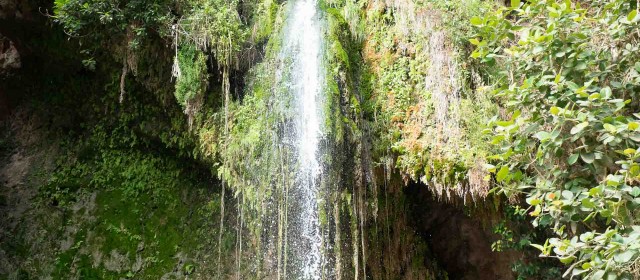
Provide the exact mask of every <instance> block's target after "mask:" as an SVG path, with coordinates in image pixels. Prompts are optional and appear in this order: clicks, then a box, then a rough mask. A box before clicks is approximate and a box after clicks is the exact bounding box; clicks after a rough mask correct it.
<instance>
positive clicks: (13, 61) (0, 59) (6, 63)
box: [0, 34, 22, 74]
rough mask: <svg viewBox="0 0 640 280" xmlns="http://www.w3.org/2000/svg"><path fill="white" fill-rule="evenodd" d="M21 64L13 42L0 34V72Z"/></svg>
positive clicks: (18, 66) (15, 67)
mask: <svg viewBox="0 0 640 280" xmlns="http://www.w3.org/2000/svg"><path fill="white" fill-rule="evenodd" d="M21 66H22V62H21V60H20V53H19V52H18V49H17V48H16V46H15V43H14V42H13V41H11V40H9V38H7V37H4V36H2V35H1V34H0V74H1V73H4V72H7V71H10V70H13V69H18V68H20V67H21Z"/></svg>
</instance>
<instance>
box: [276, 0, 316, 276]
mask: <svg viewBox="0 0 640 280" xmlns="http://www.w3.org/2000/svg"><path fill="white" fill-rule="evenodd" d="M320 21H321V20H320V15H319V13H318V7H317V2H316V0H297V1H296V2H295V3H293V6H292V7H291V10H290V12H289V17H288V19H287V22H286V23H285V27H284V28H285V29H284V34H283V45H282V49H281V51H280V54H279V64H280V66H279V69H278V72H279V73H278V74H277V75H278V76H279V80H280V81H279V83H280V84H281V85H280V86H279V87H277V88H278V92H276V95H277V97H276V98H279V99H281V98H282V99H287V100H288V101H287V105H286V107H287V108H286V109H285V110H286V111H287V112H288V113H287V114H286V115H288V118H287V120H286V121H285V124H284V129H283V133H282V135H281V139H280V141H282V143H283V145H284V146H285V147H286V148H287V149H288V150H290V151H289V152H288V153H286V154H287V155H288V158H287V162H289V163H290V165H291V170H292V173H293V174H295V175H294V176H293V178H292V181H293V183H292V185H291V186H290V192H289V194H288V198H287V205H286V208H287V213H288V214H287V221H288V222H287V223H286V225H285V226H286V229H285V230H286V232H287V238H286V241H285V242H287V245H286V247H287V248H286V249H285V251H286V253H285V254H288V256H289V257H290V259H289V260H288V264H285V266H287V268H288V272H287V273H288V275H285V276H284V277H286V278H287V279H291V278H297V279H320V278H321V274H322V267H323V264H324V262H326V260H325V257H324V256H323V250H322V246H323V241H322V235H321V230H320V221H319V205H318V200H319V186H320V179H321V176H322V172H323V168H322V164H321V162H320V160H319V158H320V156H321V154H320V153H321V151H320V148H319V144H320V141H321V139H322V137H323V136H322V131H321V124H322V123H323V117H322V105H321V104H322V103H323V98H322V95H321V93H322V92H323V83H324V81H323V77H324V72H323V66H322V58H321V54H322V44H323V42H322V36H321V23H320Z"/></svg>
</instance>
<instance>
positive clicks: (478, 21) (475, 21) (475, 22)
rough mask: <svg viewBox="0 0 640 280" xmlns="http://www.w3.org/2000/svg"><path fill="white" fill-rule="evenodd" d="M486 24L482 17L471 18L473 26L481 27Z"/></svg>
mask: <svg viewBox="0 0 640 280" xmlns="http://www.w3.org/2000/svg"><path fill="white" fill-rule="evenodd" d="M483 23H484V20H482V18H481V17H472V18H471V24H473V25H476V26H479V25H482V24H483Z"/></svg>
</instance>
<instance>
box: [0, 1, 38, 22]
mask: <svg viewBox="0 0 640 280" xmlns="http://www.w3.org/2000/svg"><path fill="white" fill-rule="evenodd" d="M30 6H31V5H29V3H28V1H26V0H0V20H8V19H23V18H28V17H29V16H30V14H31V8H30Z"/></svg>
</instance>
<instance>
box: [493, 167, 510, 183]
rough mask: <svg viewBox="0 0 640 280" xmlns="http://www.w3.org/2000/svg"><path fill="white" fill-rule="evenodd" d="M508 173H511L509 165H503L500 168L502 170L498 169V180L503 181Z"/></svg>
mask: <svg viewBox="0 0 640 280" xmlns="http://www.w3.org/2000/svg"><path fill="white" fill-rule="evenodd" d="M507 175H509V167H506V166H502V167H501V168H500V171H498V173H497V174H496V180H498V182H502V181H503V180H504V179H505V178H507Z"/></svg>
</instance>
